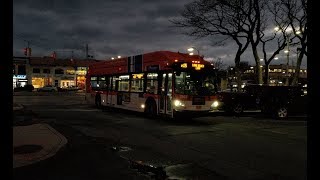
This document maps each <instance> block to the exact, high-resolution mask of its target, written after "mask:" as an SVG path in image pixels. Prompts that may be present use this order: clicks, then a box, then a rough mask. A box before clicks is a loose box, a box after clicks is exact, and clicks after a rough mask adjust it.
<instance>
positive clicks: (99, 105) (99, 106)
mask: <svg viewBox="0 0 320 180" xmlns="http://www.w3.org/2000/svg"><path fill="white" fill-rule="evenodd" d="M95 104H96V107H97V108H101V96H100V95H97V96H96V100H95Z"/></svg>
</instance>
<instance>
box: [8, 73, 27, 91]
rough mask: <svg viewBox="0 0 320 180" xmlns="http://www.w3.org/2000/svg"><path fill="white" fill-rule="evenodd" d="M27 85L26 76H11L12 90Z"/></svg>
mask: <svg viewBox="0 0 320 180" xmlns="http://www.w3.org/2000/svg"><path fill="white" fill-rule="evenodd" d="M27 84H28V79H27V75H13V84H12V85H13V88H16V87H23V86H25V85H27Z"/></svg>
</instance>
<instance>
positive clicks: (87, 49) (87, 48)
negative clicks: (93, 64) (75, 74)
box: [86, 44, 89, 59]
mask: <svg viewBox="0 0 320 180" xmlns="http://www.w3.org/2000/svg"><path fill="white" fill-rule="evenodd" d="M88 51H89V47H88V44H86V59H87V58H88Z"/></svg>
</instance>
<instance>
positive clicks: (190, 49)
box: [188, 47, 200, 56]
mask: <svg viewBox="0 0 320 180" xmlns="http://www.w3.org/2000/svg"><path fill="white" fill-rule="evenodd" d="M194 50H197V53H198V55H199V56H200V52H199V49H197V48H195V47H190V48H188V51H189V52H190V53H189V54H190V55H193V51H194Z"/></svg>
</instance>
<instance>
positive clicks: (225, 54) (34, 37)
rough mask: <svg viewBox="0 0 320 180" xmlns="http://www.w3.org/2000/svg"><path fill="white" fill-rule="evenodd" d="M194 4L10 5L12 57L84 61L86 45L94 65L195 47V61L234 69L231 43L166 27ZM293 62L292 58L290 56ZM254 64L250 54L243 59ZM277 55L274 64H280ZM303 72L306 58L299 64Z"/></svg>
mask: <svg viewBox="0 0 320 180" xmlns="http://www.w3.org/2000/svg"><path fill="white" fill-rule="evenodd" d="M192 1H193V0H175V1H174V0H160V1H151V0H91V1H88V0H14V1H13V55H14V56H23V48H25V47H26V46H27V42H28V41H29V43H30V47H31V48H32V56H50V54H51V53H52V52H53V51H56V52H57V54H58V58H59V57H71V55H72V51H73V55H74V57H79V58H84V57H85V45H86V44H88V45H89V55H93V56H94V58H95V59H101V60H103V59H110V58H111V57H116V56H117V55H121V56H131V55H137V54H142V53H148V52H152V51H159V50H169V51H174V52H178V51H179V52H184V53H187V49H188V48H189V47H191V46H194V47H196V48H198V49H199V51H200V55H204V57H205V58H208V59H213V60H216V59H217V58H221V60H223V63H224V64H225V65H234V60H233V59H234V54H235V52H236V51H235V50H236V47H235V46H234V45H233V44H234V42H232V41H231V42H230V43H226V44H225V45H224V46H212V44H213V42H214V37H206V38H202V39H195V38H194V37H188V36H186V35H183V34H182V31H181V29H177V28H175V27H173V24H172V23H171V22H170V21H169V20H170V19H175V18H177V17H179V16H180V12H181V11H182V10H183V8H184V5H185V4H187V3H190V2H192ZM290 56H291V57H290V58H291V59H292V60H295V59H296V54H291V55H290ZM242 60H243V61H249V62H250V64H252V65H253V64H254V63H253V62H254V61H253V57H252V53H251V51H250V48H248V50H247V52H246V53H245V54H244V55H243V57H242ZM285 62H286V61H285V55H284V54H279V60H277V61H276V62H275V63H274V64H281V63H283V64H284V63H285ZM302 63H303V66H305V64H306V61H305V58H304V60H303V62H302Z"/></svg>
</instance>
